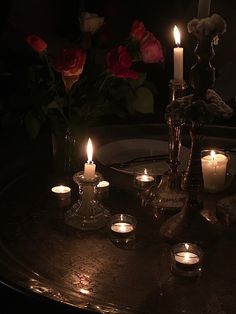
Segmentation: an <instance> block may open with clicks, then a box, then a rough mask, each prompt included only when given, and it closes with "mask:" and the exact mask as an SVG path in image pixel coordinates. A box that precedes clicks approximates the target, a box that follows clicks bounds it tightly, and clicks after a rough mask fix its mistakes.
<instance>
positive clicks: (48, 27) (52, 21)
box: [0, 0, 236, 113]
mask: <svg viewBox="0 0 236 314" xmlns="http://www.w3.org/2000/svg"><path fill="white" fill-rule="evenodd" d="M197 7H198V1H197V0H191V1H190V0H179V1H156V0H146V1H144V0H80V1H79V0H63V1H62V0H21V1H20V0H11V1H4V2H2V3H1V10H0V38H1V49H0V69H1V70H2V71H4V69H6V68H7V67H8V68H9V67H10V68H12V69H14V70H15V72H16V75H18V76H19V77H20V75H21V73H24V68H25V67H26V66H27V64H28V63H29V62H31V58H32V56H31V55H30V54H29V47H27V45H26V44H25V40H24V39H25V37H26V36H27V35H29V34H37V35H39V36H42V37H43V38H44V39H45V40H47V41H48V42H50V41H51V42H52V43H54V44H55V45H60V40H61V39H63V40H65V39H66V40H68V41H76V40H78V37H79V34H80V29H79V20H78V16H79V14H80V12H81V11H83V10H85V11H88V12H95V13H98V14H99V15H101V16H104V17H105V23H106V29H107V30H108V32H109V36H111V37H112V38H113V39H116V38H117V39H119V38H124V36H127V35H128V34H129V30H130V26H131V24H132V22H133V20H134V19H139V20H142V21H143V22H144V24H145V26H146V27H147V29H149V30H151V31H152V32H153V33H154V34H155V35H156V37H157V38H158V39H159V40H160V41H161V43H162V46H163V51H164V57H165V60H164V63H163V65H162V66H161V67H160V65H157V64H152V65H146V67H147V72H148V75H149V79H151V81H153V83H154V84H156V86H157V88H158V90H159V96H158V101H157V104H156V106H159V107H160V111H161V112H162V113H163V112H164V109H165V106H166V104H167V103H168V83H169V80H170V79H171V78H172V76H173V60H172V59H173V47H174V42H173V35H172V30H173V26H174V25H175V24H177V25H178V26H179V28H180V30H181V35H182V46H183V47H184V78H185V80H186V81H187V82H188V79H189V70H190V67H191V66H192V65H193V64H194V54H193V51H194V47H195V44H196V41H195V38H193V37H192V36H191V35H190V34H188V32H187V29H186V25H187V22H188V21H190V20H191V19H192V18H193V17H196V15H197ZM211 13H219V14H220V15H221V16H222V17H224V18H225V20H226V21H227V24H228V29H227V32H226V33H225V34H224V35H223V36H222V38H221V40H220V42H219V45H218V46H216V47H215V52H216V55H215V57H214V59H213V61H212V64H213V65H214V66H215V67H216V84H215V88H216V90H217V91H218V92H219V93H220V94H221V96H222V97H223V98H224V99H225V100H226V101H231V100H232V99H234V97H235V94H236V91H235V85H236V74H235V72H236V71H235V70H236V32H235V30H236V22H235V18H234V17H235V16H236V4H235V1H233V0H228V1H227V2H223V1H221V0H212V3H211ZM1 86H2V87H4V82H1ZM4 89H5V88H3V90H4ZM5 90H7V86H6V89H5ZM157 111H158V108H157Z"/></svg>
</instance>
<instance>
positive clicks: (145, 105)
mask: <svg viewBox="0 0 236 314" xmlns="http://www.w3.org/2000/svg"><path fill="white" fill-rule="evenodd" d="M126 99H127V103H128V109H129V111H130V112H131V108H132V107H133V110H136V111H138V112H140V113H153V111H154V107H153V105H154V98H153V94H152V92H151V91H150V89H148V88H146V87H139V88H138V89H137V90H136V91H135V93H134V94H131V93H129V94H128V95H127V98H126Z"/></svg>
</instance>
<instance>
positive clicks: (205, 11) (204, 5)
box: [198, 0, 211, 19]
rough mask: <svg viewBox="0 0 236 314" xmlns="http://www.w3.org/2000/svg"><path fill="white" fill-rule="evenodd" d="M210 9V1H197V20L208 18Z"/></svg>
mask: <svg viewBox="0 0 236 314" xmlns="http://www.w3.org/2000/svg"><path fill="white" fill-rule="evenodd" d="M210 7H211V0H199V1H198V18H199V19H202V18H204V17H207V16H209V14H210Z"/></svg>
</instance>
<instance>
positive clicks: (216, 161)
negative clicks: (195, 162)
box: [201, 150, 228, 192]
mask: <svg viewBox="0 0 236 314" xmlns="http://www.w3.org/2000/svg"><path fill="white" fill-rule="evenodd" d="M201 163H202V174H203V181H204V188H205V190H207V191H209V192H218V191H221V190H222V189H223V188H224V185H225V178H226V169H227V164H228V157H227V156H226V155H225V153H224V152H223V151H218V150H211V151H210V150H204V151H202V158H201Z"/></svg>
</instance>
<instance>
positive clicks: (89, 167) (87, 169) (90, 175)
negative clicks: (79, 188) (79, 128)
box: [84, 138, 96, 180]
mask: <svg viewBox="0 0 236 314" xmlns="http://www.w3.org/2000/svg"><path fill="white" fill-rule="evenodd" d="M87 156H88V161H87V162H86V163H85V164H84V178H85V179H86V180H91V179H94V177H95V170H96V165H95V163H94V162H93V145H92V141H91V139H90V138H89V140H88V144H87Z"/></svg>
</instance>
